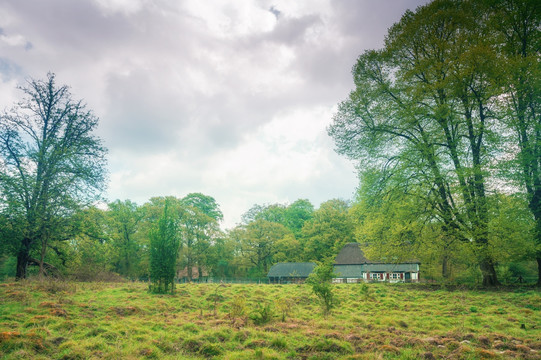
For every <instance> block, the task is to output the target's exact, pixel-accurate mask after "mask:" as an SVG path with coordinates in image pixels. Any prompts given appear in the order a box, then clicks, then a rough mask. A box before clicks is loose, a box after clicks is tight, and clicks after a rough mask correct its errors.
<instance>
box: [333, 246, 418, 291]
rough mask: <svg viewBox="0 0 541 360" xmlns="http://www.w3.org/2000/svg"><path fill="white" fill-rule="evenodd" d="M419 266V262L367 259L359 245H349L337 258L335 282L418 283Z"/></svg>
mask: <svg viewBox="0 0 541 360" xmlns="http://www.w3.org/2000/svg"><path fill="white" fill-rule="evenodd" d="M419 265H420V262H419V261H403V262H385V261H372V260H369V259H367V258H366V257H365V255H364V253H363V251H362V250H361V247H360V245H359V244H358V243H349V244H346V245H345V246H344V247H343V248H342V250H340V252H339V253H338V255H337V256H336V259H335V262H334V272H335V274H337V277H336V278H335V279H334V280H333V282H334V283H356V282H361V281H388V282H418V281H419Z"/></svg>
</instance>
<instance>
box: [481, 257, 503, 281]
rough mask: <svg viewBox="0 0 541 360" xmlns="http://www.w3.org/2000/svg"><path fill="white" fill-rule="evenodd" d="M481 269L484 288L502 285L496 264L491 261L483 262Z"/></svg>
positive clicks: (485, 260)
mask: <svg viewBox="0 0 541 360" xmlns="http://www.w3.org/2000/svg"><path fill="white" fill-rule="evenodd" d="M479 267H480V268H481V273H482V274H483V286H497V285H500V282H499V281H498V276H497V275H496V269H495V268H494V262H493V261H492V260H491V259H483V260H481V262H480V264H479Z"/></svg>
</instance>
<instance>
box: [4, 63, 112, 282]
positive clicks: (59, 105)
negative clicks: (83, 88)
mask: <svg viewBox="0 0 541 360" xmlns="http://www.w3.org/2000/svg"><path fill="white" fill-rule="evenodd" d="M55 80H56V79H55V75H54V74H51V73H50V74H48V76H47V79H45V80H34V79H32V80H29V81H28V82H27V84H26V86H24V87H21V88H20V89H21V90H22V92H23V94H24V97H23V99H22V101H20V102H19V103H18V104H16V106H15V107H14V108H13V109H12V110H10V111H8V112H6V113H5V114H3V115H2V117H1V121H0V189H1V198H0V211H1V212H3V213H4V214H5V216H6V217H7V218H8V219H9V220H10V221H11V222H12V223H14V224H15V223H16V224H17V225H16V226H14V228H15V229H17V231H15V232H12V233H11V235H10V239H7V240H10V243H11V244H12V245H13V246H12V250H13V252H14V255H15V256H16V257H17V271H16V278H17V279H22V278H25V277H26V274H27V272H26V270H27V266H28V264H29V263H33V262H38V263H39V262H40V261H36V259H34V258H33V257H32V256H33V254H32V252H33V251H34V250H35V248H36V247H37V246H41V248H42V249H43V248H47V247H48V246H50V243H51V241H54V240H59V239H60V240H64V239H68V238H69V237H70V236H71V234H70V229H69V226H68V225H67V223H69V222H66V221H64V220H66V219H68V218H69V217H70V216H72V215H73V213H74V212H75V211H76V210H77V209H79V208H80V207H81V206H83V205H87V204H90V203H91V202H93V201H94V200H96V199H97V197H98V196H99V194H100V192H101V191H102V190H103V188H104V185H105V154H106V149H105V148H104V147H103V145H102V143H101V141H100V139H99V138H98V137H96V136H95V135H94V134H93V131H94V130H95V128H96V126H97V125H98V118H97V117H96V116H95V115H94V114H93V113H92V112H91V111H89V110H87V108H86V106H85V104H84V103H83V102H82V101H77V100H74V99H73V98H72V96H71V93H70V90H69V88H68V87H67V86H65V85H62V86H58V85H57V84H56V81H55ZM41 264H43V260H41Z"/></svg>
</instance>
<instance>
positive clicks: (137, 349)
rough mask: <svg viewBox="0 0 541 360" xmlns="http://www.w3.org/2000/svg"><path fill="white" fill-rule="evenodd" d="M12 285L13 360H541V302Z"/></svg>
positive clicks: (404, 291) (2, 316)
mask: <svg viewBox="0 0 541 360" xmlns="http://www.w3.org/2000/svg"><path fill="white" fill-rule="evenodd" d="M334 289H335V291H336V293H337V297H338V299H339V300H340V305H339V306H338V307H337V308H335V309H334V310H333V311H332V313H331V314H330V315H329V316H327V317H324V316H323V315H322V312H321V308H320V306H319V304H318V302H317V299H316V297H315V296H314V295H313V294H312V293H311V292H310V288H309V287H308V286H307V285H217V284H183V285H178V286H177V288H176V292H175V294H174V295H155V294H150V293H148V291H147V285H146V284H144V283H74V282H60V281H22V282H17V283H3V284H0V358H1V359H102V358H103V359H113V358H116V359H139V358H142V359H146V358H148V359H152V358H153V359H203V358H217V359H439V358H446V359H485V358H491V359H507V358H519V359H541V293H540V292H539V291H536V290H532V289H507V290H500V291H480V290H460V289H454V290H452V291H449V290H443V289H439V288H436V289H428V288H426V287H421V286H415V285H413V284H396V285H391V284H368V285H365V284H342V285H335V286H334Z"/></svg>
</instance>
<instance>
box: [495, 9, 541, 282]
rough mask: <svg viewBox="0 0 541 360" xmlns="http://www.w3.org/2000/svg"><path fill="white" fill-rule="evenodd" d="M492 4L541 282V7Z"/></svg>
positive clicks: (516, 167)
mask: <svg viewBox="0 0 541 360" xmlns="http://www.w3.org/2000/svg"><path fill="white" fill-rule="evenodd" d="M488 6H489V7H490V9H491V10H492V11H493V12H492V16H491V18H490V21H491V25H492V26H493V28H494V29H496V30H497V33H498V35H499V38H498V39H497V40H498V45H500V48H501V51H502V53H503V61H501V62H500V63H499V65H500V68H499V72H498V74H499V76H502V77H503V78H504V79H503V81H502V89H501V91H502V93H503V96H501V97H500V100H502V103H503V104H502V105H503V107H502V110H503V116H502V119H503V120H504V121H503V123H504V124H505V126H506V127H507V128H509V129H511V130H512V131H513V134H514V136H513V139H512V141H513V143H512V145H511V147H512V149H513V150H514V149H515V146H516V145H518V152H517V151H513V153H514V154H513V155H515V156H513V159H514V163H513V166H512V171H511V175H512V176H514V175H515V174H519V178H518V179H517V180H519V184H521V185H522V186H523V188H525V189H526V193H527V195H528V201H529V207H530V211H531V212H532V214H533V216H534V218H535V221H536V232H535V234H534V237H535V243H536V244H537V250H536V251H535V252H534V254H535V255H534V257H535V259H536V260H537V268H538V277H537V286H541V146H540V144H541V131H540V130H541V116H540V114H541V67H540V65H539V49H540V48H541V6H540V5H539V2H538V1H535V0H494V1H490V2H489V4H488ZM513 145H515V146H513Z"/></svg>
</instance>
